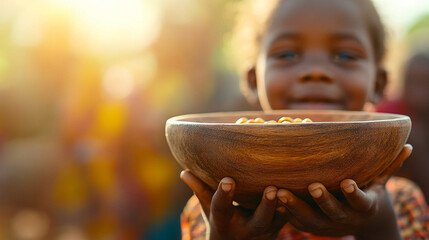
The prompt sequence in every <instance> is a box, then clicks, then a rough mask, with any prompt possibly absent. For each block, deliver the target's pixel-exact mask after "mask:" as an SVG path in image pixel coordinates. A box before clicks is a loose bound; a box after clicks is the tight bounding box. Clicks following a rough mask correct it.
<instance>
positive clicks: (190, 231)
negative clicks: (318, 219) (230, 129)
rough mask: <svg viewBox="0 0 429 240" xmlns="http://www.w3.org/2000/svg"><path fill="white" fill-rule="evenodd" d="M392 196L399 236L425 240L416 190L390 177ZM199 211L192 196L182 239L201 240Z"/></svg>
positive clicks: (295, 236)
mask: <svg viewBox="0 0 429 240" xmlns="http://www.w3.org/2000/svg"><path fill="white" fill-rule="evenodd" d="M386 189H387V191H388V192H389V194H390V195H391V197H392V200H393V203H394V210H395V213H396V218H397V222H398V226H399V228H400V232H401V235H402V237H403V239H405V240H417V239H426V240H429V208H428V206H427V204H426V201H425V199H424V197H423V194H422V192H421V191H420V189H419V188H418V187H417V186H416V185H415V184H414V183H413V182H411V181H409V180H407V179H404V178H399V177H392V178H391V179H390V180H389V181H388V182H387V184H386ZM201 213H202V208H201V205H200V203H199V201H198V198H197V197H196V196H193V197H191V199H189V201H188V204H187V205H186V207H185V209H184V210H183V213H182V216H181V224H182V240H191V239H192V240H205V232H206V225H205V222H204V219H203V216H202V214H201ZM334 239H341V240H346V239H354V237H352V236H347V237H342V238H331V237H318V236H314V235H312V234H310V233H305V232H301V231H299V230H297V229H295V228H293V227H292V226H291V225H289V224H286V225H285V226H284V227H283V228H282V229H281V231H280V233H279V234H278V236H277V240H334Z"/></svg>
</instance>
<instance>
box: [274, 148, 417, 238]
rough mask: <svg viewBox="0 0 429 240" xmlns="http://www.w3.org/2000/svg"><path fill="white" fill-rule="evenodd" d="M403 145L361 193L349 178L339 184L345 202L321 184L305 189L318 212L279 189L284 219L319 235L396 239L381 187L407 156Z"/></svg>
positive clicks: (409, 150)
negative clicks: (389, 163)
mask: <svg viewBox="0 0 429 240" xmlns="http://www.w3.org/2000/svg"><path fill="white" fill-rule="evenodd" d="M411 151H412V147H411V145H409V144H407V145H405V146H404V148H403V149H402V151H401V153H400V154H399V155H398V157H397V158H396V159H395V161H394V162H393V164H392V165H391V166H390V167H389V168H388V169H387V170H386V171H385V172H383V174H381V175H380V176H379V177H377V178H376V179H375V180H374V181H373V182H372V183H371V184H370V185H369V186H368V187H367V188H365V189H364V190H361V189H359V188H358V186H357V185H356V183H355V182H354V181H353V180H351V179H346V180H344V181H342V182H341V185H340V186H341V190H342V192H343V194H344V196H345V198H346V200H347V203H342V202H340V201H339V200H338V199H336V198H335V197H334V196H333V195H331V194H330V193H329V192H328V191H327V190H326V188H325V187H324V186H323V184H321V183H313V184H310V185H309V186H308V190H309V192H310V194H311V195H312V197H313V199H314V201H315V202H316V203H317V205H318V206H319V208H320V209H315V208H312V207H310V205H308V204H307V203H306V202H304V201H303V200H301V199H299V198H298V197H296V196H295V195H293V194H292V193H291V192H290V191H287V190H285V189H280V190H279V191H278V192H277V197H278V198H279V199H280V201H282V202H283V203H284V206H285V207H286V209H287V210H286V213H285V214H286V216H287V218H288V220H289V222H290V223H291V224H292V225H294V226H295V227H296V228H298V229H300V230H302V231H305V232H310V233H312V234H315V235H319V236H332V237H336V236H346V235H354V236H355V237H356V238H357V239H400V236H399V231H398V227H397V223H396V217H395V213H394V211H393V206H392V203H391V201H390V199H389V195H388V193H387V191H386V189H385V184H386V182H387V180H388V179H389V177H390V176H391V175H392V174H393V173H394V172H395V171H396V170H398V169H399V167H400V166H401V164H402V162H403V161H404V160H405V159H407V158H408V156H409V155H410V154H411Z"/></svg>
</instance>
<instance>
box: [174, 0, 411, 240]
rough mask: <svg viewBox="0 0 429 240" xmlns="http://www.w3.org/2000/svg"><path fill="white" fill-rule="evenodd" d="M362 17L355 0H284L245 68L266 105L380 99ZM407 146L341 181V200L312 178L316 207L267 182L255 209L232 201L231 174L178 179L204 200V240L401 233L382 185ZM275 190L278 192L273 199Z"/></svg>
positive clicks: (382, 81)
mask: <svg viewBox="0 0 429 240" xmlns="http://www.w3.org/2000/svg"><path fill="white" fill-rule="evenodd" d="M363 19H364V18H363V14H362V13H361V11H360V8H359V5H357V4H356V3H355V2H354V1H343V0H326V1H323V2H322V1H318V0H290V1H282V2H281V3H280V5H279V7H278V8H277V9H276V11H275V12H274V15H273V19H272V22H271V24H270V25H269V26H267V30H266V32H265V33H264V34H263V36H262V39H261V42H260V49H259V55H258V59H257V61H256V62H255V66H254V67H253V68H251V69H250V70H249V72H248V74H247V76H248V79H247V80H248V84H249V87H250V88H251V90H252V92H253V93H254V94H255V96H256V97H257V98H258V99H259V102H260V103H261V106H262V107H263V109H264V110H270V109H342V110H362V109H363V107H364V105H365V103H367V102H377V101H378V100H379V99H380V98H381V96H382V93H383V90H384V87H385V85H386V81H387V80H386V73H385V71H384V70H383V69H382V68H380V67H379V65H378V64H377V62H376V60H375V59H376V58H375V56H374V49H373V46H372V44H371V41H370V36H369V32H368V30H367V27H366V25H365V21H364V20H363ZM411 151H412V147H411V145H405V146H404V148H403V149H402V152H401V153H400V154H399V155H398V157H397V158H396V160H395V161H394V163H393V164H392V165H391V166H390V167H389V168H388V169H387V170H386V171H385V172H384V173H382V174H381V175H380V176H378V177H377V178H376V179H374V181H373V182H372V183H371V184H370V185H369V186H367V187H366V188H365V189H359V188H358V186H357V185H356V183H355V182H354V181H353V180H352V179H345V180H343V181H342V182H341V183H339V184H340V187H341V189H342V192H343V194H344V197H345V199H346V202H341V201H339V200H338V199H336V198H335V197H334V196H333V195H331V194H330V193H329V192H328V191H327V190H326V188H325V187H324V186H323V184H321V183H317V182H316V183H312V184H310V185H309V186H308V190H309V193H310V194H311V195H312V197H313V199H314V201H315V202H316V203H317V205H318V206H317V207H312V206H310V205H308V204H307V203H306V202H304V201H303V200H301V199H299V198H298V197H296V196H295V195H294V194H293V193H292V192H290V191H288V190H286V189H277V188H276V187H274V186H268V187H267V188H266V189H265V191H264V195H263V198H262V199H261V203H260V204H259V206H258V208H257V209H256V210H255V211H254V212H252V211H249V210H244V209H242V208H240V207H239V206H234V205H233V204H232V203H233V202H232V199H233V196H234V189H235V182H234V180H233V179H231V178H224V179H222V180H221V182H220V183H219V187H218V189H217V190H215V191H213V190H211V189H210V187H208V186H207V185H206V184H204V183H203V182H202V181H200V180H199V179H198V178H196V177H195V176H194V175H192V173H190V172H189V171H184V172H182V174H181V178H182V180H183V181H184V182H185V183H186V184H187V185H188V186H189V187H190V188H191V189H192V190H193V191H194V192H195V194H196V196H197V197H198V198H199V200H200V202H201V205H202V208H203V210H204V214H205V219H206V223H207V229H208V234H207V237H208V239H212V240H213V239H275V238H276V236H277V234H278V232H279V230H280V229H281V228H282V226H284V224H286V223H287V222H289V223H290V224H292V225H293V226H294V227H296V228H298V229H300V230H302V231H305V232H309V233H312V234H315V235H319V236H332V237H337V236H347V235H353V236H355V238H356V239H400V235H399V230H398V226H397V224H396V218H395V214H394V211H393V207H392V203H391V201H390V199H389V195H388V193H387V191H386V189H385V183H386V182H387V180H388V178H389V177H390V176H391V175H392V174H393V173H394V172H395V171H396V170H397V169H398V168H399V167H400V166H401V164H402V162H403V161H404V160H405V159H407V158H408V156H409V155H410V154H411ZM222 186H227V187H226V189H227V190H228V191H225V190H223V188H222ZM274 193H275V195H276V197H277V198H275V197H274V198H272V196H273V195H274Z"/></svg>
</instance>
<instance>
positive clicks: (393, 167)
mask: <svg viewBox="0 0 429 240" xmlns="http://www.w3.org/2000/svg"><path fill="white" fill-rule="evenodd" d="M412 151H413V146H412V145H411V144H405V145H404V147H403V148H402V151H401V152H400V153H399V155H398V156H397V157H396V159H395V160H394V161H393V162H392V164H390V166H389V167H388V168H387V169H386V170H384V172H383V173H382V174H380V175H379V176H378V177H377V178H376V179H374V181H373V182H374V183H379V184H383V185H384V184H386V182H387V180H389V178H390V176H392V175H393V174H394V173H395V172H396V171H398V170H399V169H400V168H401V166H402V164H403V163H404V161H405V160H406V159H407V158H408V157H409V156H410V155H411V152H412Z"/></svg>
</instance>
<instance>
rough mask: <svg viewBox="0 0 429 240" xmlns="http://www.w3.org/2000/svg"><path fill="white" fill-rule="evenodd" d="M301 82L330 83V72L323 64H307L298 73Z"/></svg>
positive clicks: (331, 80) (331, 79)
mask: <svg viewBox="0 0 429 240" xmlns="http://www.w3.org/2000/svg"><path fill="white" fill-rule="evenodd" d="M300 81H301V82H313V81H317V82H326V83H332V82H333V78H332V73H331V72H330V70H329V69H328V68H327V67H325V66H323V65H313V66H308V67H307V68H306V69H305V70H304V71H303V72H302V74H301V75H300Z"/></svg>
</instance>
